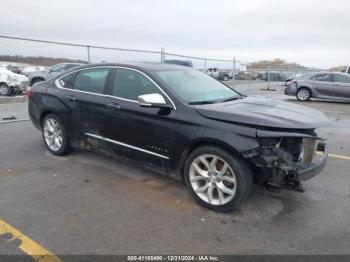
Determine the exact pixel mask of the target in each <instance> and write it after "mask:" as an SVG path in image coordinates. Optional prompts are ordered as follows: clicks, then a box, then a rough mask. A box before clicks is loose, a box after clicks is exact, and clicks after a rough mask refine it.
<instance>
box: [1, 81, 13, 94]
mask: <svg viewBox="0 0 350 262" xmlns="http://www.w3.org/2000/svg"><path fill="white" fill-rule="evenodd" d="M11 93H12V88H11V87H9V86H8V85H7V84H6V83H1V84H0V96H9V95H11Z"/></svg>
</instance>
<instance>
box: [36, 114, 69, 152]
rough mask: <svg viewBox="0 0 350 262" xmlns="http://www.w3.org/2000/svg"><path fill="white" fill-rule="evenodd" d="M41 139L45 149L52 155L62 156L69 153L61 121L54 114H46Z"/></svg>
mask: <svg viewBox="0 0 350 262" xmlns="http://www.w3.org/2000/svg"><path fill="white" fill-rule="evenodd" d="M42 132H43V138H44V142H45V145H46V147H47V148H48V149H49V150H50V152H51V153H53V154H54V155H58V156H62V155H66V154H68V153H69V152H70V145H69V141H68V139H67V134H66V130H65V128H64V125H63V123H62V121H61V120H60V119H59V118H58V117H57V116H56V115H54V114H48V115H47V116H46V117H45V118H44V120H43V123H42Z"/></svg>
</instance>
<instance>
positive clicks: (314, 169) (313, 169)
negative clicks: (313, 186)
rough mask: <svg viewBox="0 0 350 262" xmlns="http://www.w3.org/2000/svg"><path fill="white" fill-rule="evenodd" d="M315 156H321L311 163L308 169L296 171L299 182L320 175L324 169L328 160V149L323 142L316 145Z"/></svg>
mask: <svg viewBox="0 0 350 262" xmlns="http://www.w3.org/2000/svg"><path fill="white" fill-rule="evenodd" d="M316 152H317V155H321V157H320V158H318V159H317V160H315V162H312V163H311V164H310V165H309V166H308V167H306V168H303V169H300V170H298V171H297V173H298V178H299V180H302V181H305V180H309V179H311V178H313V177H314V176H316V175H318V174H319V173H321V171H322V170H323V169H324V167H325V165H326V163H327V159H328V147H327V144H326V143H325V142H320V143H319V144H318V145H317V150H316Z"/></svg>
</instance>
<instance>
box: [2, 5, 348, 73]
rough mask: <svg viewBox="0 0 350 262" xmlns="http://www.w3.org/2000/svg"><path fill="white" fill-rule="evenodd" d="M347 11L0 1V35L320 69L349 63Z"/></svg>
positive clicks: (344, 7) (319, 7) (340, 7)
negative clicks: (277, 60)
mask: <svg viewBox="0 0 350 262" xmlns="http://www.w3.org/2000/svg"><path fill="white" fill-rule="evenodd" d="M349 11H350V1H349V0H336V1H335V0H333V1H330V0H322V1H320V0H283V1H282V0H227V1H225V0H221V1H215V0H210V1H204V0H176V1H175V0H147V1H146V0H144V1H142V0H139V1H136V0H73V1H69V0H50V1H47V0H16V1H14V0H2V1H1V18H0V21H1V22H0V26H1V27H0V28H1V30H0V34H2V35H10V36H18V37H31V38H38V39H48V40H53V41H67V42H75V43H84V44H85V43H88V44H95V45H104V46H107V45H110V46H117V47H124V48H146V49H151V50H159V49H160V47H164V48H165V50H166V51H168V52H178V53H184V54H188V55H196V56H207V57H215V58H224V59H231V58H233V57H236V58H237V59H240V60H244V61H256V60H259V59H272V58H277V57H279V58H283V59H286V60H287V61H289V62H298V63H301V64H303V65H306V66H314V67H322V68H327V67H331V66H336V65H345V64H350V30H349V29H350V14H349ZM0 48H1V42H0Z"/></svg>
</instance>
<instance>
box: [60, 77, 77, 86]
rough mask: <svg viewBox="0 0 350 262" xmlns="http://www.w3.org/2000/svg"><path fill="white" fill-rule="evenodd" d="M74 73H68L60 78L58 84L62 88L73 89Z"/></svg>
mask: <svg viewBox="0 0 350 262" xmlns="http://www.w3.org/2000/svg"><path fill="white" fill-rule="evenodd" d="M74 77H75V74H69V75H66V76H64V77H62V78H61V79H60V81H59V82H60V85H61V86H62V87H64V88H68V89H73V87H74Z"/></svg>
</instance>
